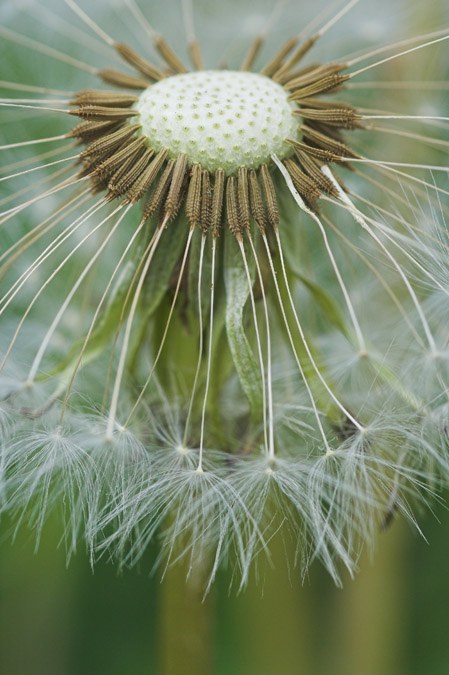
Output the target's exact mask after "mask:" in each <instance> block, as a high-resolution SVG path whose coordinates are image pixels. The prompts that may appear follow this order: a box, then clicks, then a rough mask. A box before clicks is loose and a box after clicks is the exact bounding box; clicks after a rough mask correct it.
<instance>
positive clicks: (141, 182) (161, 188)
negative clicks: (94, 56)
mask: <svg viewBox="0 0 449 675" xmlns="http://www.w3.org/2000/svg"><path fill="white" fill-rule="evenodd" d="M316 41H317V36H313V37H311V38H309V39H308V40H307V41H305V42H304V43H302V44H298V41H297V40H296V39H290V40H288V41H287V42H286V43H285V44H284V45H283V46H282V48H281V49H280V50H279V52H278V53H277V54H276V55H275V56H274V58H273V59H272V60H271V61H270V62H269V63H268V64H267V65H266V66H265V67H264V68H263V69H262V71H261V74H263V75H265V76H266V77H270V78H271V79H273V80H274V81H275V82H277V83H279V84H280V85H282V86H283V87H284V88H285V89H286V91H287V92H288V94H289V100H290V101H292V102H293V103H294V104H295V108H294V110H293V111H292V114H294V115H297V116H298V132H299V133H298V137H297V138H298V139H300V140H296V139H288V140H289V142H290V143H291V145H292V155H291V157H290V158H288V159H285V160H284V165H285V167H286V169H287V171H288V173H289V174H290V176H291V178H292V181H293V184H294V186H295V188H296V189H297V190H298V192H299V193H300V195H301V196H302V198H303V199H304V201H305V202H306V203H307V204H308V205H309V206H310V207H312V208H316V202H317V200H318V199H319V197H320V196H321V195H322V194H323V193H324V194H330V195H333V196H337V193H336V190H335V187H334V185H333V184H332V182H331V181H330V180H329V179H328V178H327V177H326V176H325V175H324V174H323V172H322V167H323V166H324V165H325V164H329V163H338V162H341V161H342V160H343V159H344V160H345V165H346V166H347V164H346V161H347V160H348V159H350V158H355V157H357V155H356V154H355V153H354V152H353V151H352V150H351V149H350V147H349V146H348V145H347V144H346V142H345V140H344V138H343V136H342V132H343V131H345V130H350V129H355V128H360V127H361V126H362V122H361V117H360V115H359V114H357V111H356V110H355V109H354V108H352V107H351V106H349V105H347V104H346V103H342V102H334V101H329V100H326V99H323V98H321V96H323V95H328V94H331V93H333V92H334V91H335V90H337V89H340V88H341V87H342V85H344V82H345V81H346V80H347V79H349V77H350V76H349V75H346V74H344V73H343V71H344V70H345V68H346V66H345V64H344V63H331V64H328V65H319V64H314V65H309V66H307V67H303V68H298V64H299V62H300V61H301V60H302V58H303V57H304V56H305V54H306V53H307V52H308V51H309V50H310V48H311V47H312V46H313V45H314V44H315V42H316ZM261 45H262V41H261V38H257V39H256V40H255V41H254V43H253V44H252V45H251V47H250V49H249V51H248V54H247V56H246V57H245V60H244V62H243V64H242V70H249V69H250V68H251V67H252V65H253V63H254V61H255V59H256V57H257V55H258V52H259V50H260V47H261ZM114 47H115V49H116V51H117V52H118V54H120V56H121V57H122V58H123V59H124V60H125V61H126V62H127V63H128V64H129V65H131V66H132V67H133V68H134V69H135V70H136V71H137V73H138V75H137V76H134V75H129V74H127V73H122V72H120V71H115V70H110V69H106V70H99V71H98V75H99V77H100V78H101V79H102V80H103V81H104V82H106V83H108V84H111V85H113V86H115V87H117V88H119V89H125V90H140V91H142V90H145V89H147V88H148V87H150V86H151V85H152V83H154V82H157V81H160V80H161V79H163V78H166V77H170V76H171V75H175V74H179V73H185V72H187V69H186V68H185V66H184V65H183V63H182V62H181V61H180V59H179V58H178V57H177V56H176V54H175V53H174V52H173V50H172V49H171V48H170V47H169V45H168V44H167V43H166V42H165V40H164V39H163V38H161V37H159V36H157V39H156V40H155V47H156V49H157V50H158V52H159V54H160V55H161V57H162V59H163V61H164V63H165V66H164V67H163V68H160V67H158V66H156V65H154V64H152V63H150V62H149V61H147V60H146V59H144V58H142V57H141V56H140V55H139V54H137V53H136V52H135V51H134V50H133V49H132V48H131V47H129V46H127V45H125V44H122V43H116V44H115V45H114ZM190 47H191V49H190V51H191V57H192V62H193V64H194V66H195V67H196V68H197V69H201V68H202V63H203V62H202V57H201V52H200V49H199V45H198V44H197V43H195V44H194V45H191V46H190ZM137 101H138V96H137V95H135V94H132V93H121V92H117V91H82V92H80V93H78V94H77V96H75V98H74V99H73V101H72V102H71V103H72V106H73V109H72V110H71V114H72V115H75V116H77V117H79V118H81V120H82V122H81V123H80V124H78V125H77V126H76V127H75V128H74V129H73V130H72V132H71V133H70V134H69V136H71V137H74V138H76V139H78V140H79V141H80V142H81V143H82V144H84V145H85V146H86V147H85V149H84V150H83V151H82V152H81V153H80V162H81V163H82V169H81V174H82V175H83V176H89V177H90V180H91V184H92V189H93V190H94V191H101V192H105V193H106V196H107V198H108V199H110V200H113V199H117V198H122V199H123V200H124V201H125V202H128V203H136V202H139V201H142V203H143V209H144V211H143V213H144V217H145V218H149V217H152V216H158V217H159V218H160V219H161V222H165V223H166V222H168V220H170V219H171V218H173V217H175V216H176V215H177V213H178V212H179V210H180V209H181V208H182V207H184V209H185V212H186V216H187V219H188V221H189V223H190V225H191V226H192V227H199V228H201V230H202V231H203V232H208V231H210V232H211V233H212V234H213V236H218V233H219V231H220V227H221V225H222V222H223V221H225V222H226V224H227V226H228V228H229V229H230V231H231V232H232V233H233V234H234V235H235V236H236V237H239V236H241V234H242V232H243V231H244V230H245V229H246V228H249V227H250V225H251V223H252V222H254V223H256V225H257V226H258V227H259V228H260V229H261V230H265V229H266V228H267V227H273V228H276V227H277V226H278V224H279V212H278V205H277V198H276V189H275V185H274V182H273V179H272V177H271V173H270V169H271V168H272V167H270V166H269V165H268V164H263V165H262V166H260V167H259V168H258V169H257V170H254V169H248V168H246V167H243V166H242V167H241V168H240V169H239V170H238V172H237V173H236V175H231V176H228V177H226V176H225V173H224V171H223V170H221V169H219V170H217V171H215V172H213V173H211V172H209V171H207V170H204V169H203V168H202V167H201V166H200V165H199V164H194V165H190V164H189V162H188V158H187V156H186V155H185V154H180V155H179V156H178V157H177V158H176V159H170V158H169V157H168V151H167V150H165V149H163V150H160V151H155V150H153V149H152V147H151V142H150V139H148V138H147V137H146V136H144V135H143V134H142V131H141V126H140V124H139V120H138V117H139V113H138V111H137V110H136V109H135V107H134V105H135V103H136V102H137Z"/></svg>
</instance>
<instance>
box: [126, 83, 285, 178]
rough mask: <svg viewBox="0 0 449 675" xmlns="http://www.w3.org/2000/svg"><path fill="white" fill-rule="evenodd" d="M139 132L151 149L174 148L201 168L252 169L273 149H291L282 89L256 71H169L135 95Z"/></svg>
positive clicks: (174, 154) (280, 152) (282, 154)
mask: <svg viewBox="0 0 449 675" xmlns="http://www.w3.org/2000/svg"><path fill="white" fill-rule="evenodd" d="M136 109H137V110H138V111H139V113H140V117H139V120H140V124H141V127H142V134H143V135H144V136H145V137H147V138H148V139H149V143H150V145H151V147H152V148H153V149H154V150H156V151H159V150H162V149H163V148H167V149H168V153H169V157H170V158H171V159H175V158H176V157H177V156H178V155H179V154H180V153H183V154H185V155H186V156H187V159H188V161H189V162H190V163H191V164H201V166H202V167H203V169H207V170H208V171H216V170H217V169H223V170H224V171H225V173H226V174H227V175H232V174H235V173H236V172H237V171H238V169H239V168H240V167H246V168H248V169H258V168H259V167H260V165H261V164H263V163H266V162H269V161H270V158H271V156H272V155H273V154H275V155H277V156H278V157H281V158H284V157H286V156H287V155H290V154H292V148H291V146H290V145H289V144H288V143H286V141H285V139H286V138H296V136H297V129H298V121H297V119H295V117H294V116H293V110H295V109H296V106H294V105H293V104H292V103H291V102H290V101H289V100H288V94H287V92H286V90H285V89H284V88H283V87H281V86H280V85H279V84H277V82H274V81H273V80H271V79H270V78H268V77H265V76H264V75H259V74H257V73H244V72H239V71H236V72H233V71H214V70H212V71H200V72H195V73H186V74H181V75H175V76H173V77H169V78H166V79H165V80H161V81H160V82H158V83H156V84H155V85H153V86H151V87H148V89H146V90H145V91H144V92H143V93H142V94H141V95H140V97H139V101H138V103H137V104H136Z"/></svg>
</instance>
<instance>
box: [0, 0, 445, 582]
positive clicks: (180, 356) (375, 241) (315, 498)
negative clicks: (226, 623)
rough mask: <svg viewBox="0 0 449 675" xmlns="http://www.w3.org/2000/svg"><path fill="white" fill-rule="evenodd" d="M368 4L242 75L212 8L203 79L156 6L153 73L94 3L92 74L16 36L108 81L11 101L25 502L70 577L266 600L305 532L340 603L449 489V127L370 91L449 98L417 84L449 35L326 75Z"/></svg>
mask: <svg viewBox="0 0 449 675" xmlns="http://www.w3.org/2000/svg"><path fill="white" fill-rule="evenodd" d="M356 4H357V0H351V2H349V3H346V4H343V5H341V6H340V8H339V9H338V10H335V7H327V8H326V9H325V11H324V12H323V13H322V14H320V15H319V16H318V17H316V18H315V20H314V21H312V23H311V24H310V25H308V26H306V27H304V28H303V30H302V32H301V33H300V34H298V35H296V36H295V37H291V38H289V39H288V40H287V41H285V42H284V43H282V44H281V46H280V48H279V49H278V51H275V52H274V53H273V54H272V55H271V56H270V55H268V56H267V55H266V54H265V52H268V51H269V49H268V46H265V40H266V38H267V36H268V34H269V32H270V30H271V29H272V27H273V25H274V22H275V18H276V16H277V15H278V14H280V13H281V10H283V9H284V7H283V3H278V4H277V5H276V7H275V10H274V12H273V15H272V17H271V19H270V21H269V23H268V27H267V28H265V29H264V30H263V31H262V32H261V33H260V35H258V36H257V37H256V38H255V39H254V40H253V42H252V43H251V44H250V46H249V48H248V51H247V53H246V56H244V58H243V60H242V61H241V63H240V65H239V64H236V65H229V64H228V63H226V65H225V66H223V64H219V58H220V55H217V56H216V58H215V62H214V63H213V64H212V65H209V64H208V63H207V61H206V59H205V58H204V56H203V54H202V50H201V47H200V41H199V40H198V39H197V37H196V34H195V29H194V22H193V11H192V6H191V4H190V3H189V2H187V1H186V2H184V3H183V6H182V7H183V13H184V18H185V25H186V34H187V46H188V53H189V55H190V62H191V64H192V67H191V68H189V67H188V66H187V63H186V61H185V60H184V59H183V58H181V57H180V56H179V54H178V50H174V49H173V48H172V47H171V46H170V45H169V43H168V41H167V40H166V39H165V38H164V37H162V36H161V35H160V34H159V33H158V32H157V30H156V28H154V27H153V25H152V23H150V22H151V21H152V16H151V11H149V10H148V11H147V12H144V10H143V9H141V8H140V7H139V6H138V5H137V4H136V3H135V2H134V0H126V1H125V2H124V4H123V6H122V10H123V12H125V13H126V17H127V20H128V21H129V22H132V21H133V22H134V23H135V24H136V36H137V37H138V39H140V41H141V42H143V43H146V49H145V50H144V49H142V50H140V49H139V48H137V47H136V44H137V42H135V43H132V44H131V43H129V42H123V41H121V37H120V35H117V33H119V26H118V25H115V26H112V27H111V29H108V30H107V29H106V26H103V25H102V24H101V23H100V21H97V20H96V19H95V17H93V16H90V15H89V14H88V13H87V11H86V10H85V9H83V8H82V7H81V6H80V5H78V4H77V3H76V2H75V1H74V0H66V5H68V7H69V8H70V10H72V12H73V18H72V20H71V23H70V24H69V23H67V22H66V21H65V19H63V18H61V17H60V16H58V14H53V13H52V12H51V13H50V12H49V11H48V10H45V11H46V12H48V13H49V14H50V17H51V20H52V21H54V22H55V25H56V24H57V25H58V26H60V27H61V30H64V29H65V30H67V35H68V36H70V37H71V38H73V39H78V40H79V41H82V43H83V44H84V45H85V46H86V49H85V50H83V51H85V52H86V53H87V52H88V51H89V52H92V54H93V56H92V58H89V59H88V58H87V56H83V58H82V59H81V58H78V56H77V57H76V58H75V57H74V56H71V55H69V54H68V53H66V52H65V51H60V50H59V49H57V48H56V47H53V46H50V45H48V44H46V43H42V42H39V41H37V40H35V39H34V38H31V37H29V36H27V35H22V34H19V33H18V32H16V31H15V30H11V29H10V28H6V27H3V28H1V29H0V35H1V36H2V39H3V40H4V41H5V42H6V41H7V42H8V43H12V44H14V45H18V46H20V49H27V50H31V51H32V52H34V53H36V54H37V55H39V56H42V57H43V58H45V59H46V61H45V62H46V63H47V64H48V63H49V64H51V63H53V62H63V64H64V66H65V68H67V69H70V72H72V71H73V72H74V73H78V75H77V81H78V79H80V81H82V82H83V84H82V85H81V86H80V87H79V88H77V89H76V90H75V91H67V90H66V83H67V82H69V83H70V82H71V81H70V79H69V78H65V79H64V82H63V83H62V86H63V87H64V89H59V88H57V87H53V86H50V85H48V83H47V82H46V80H45V73H41V78H42V81H41V83H40V84H39V86H34V85H29V84H27V83H26V82H24V83H17V82H13V81H7V80H3V81H2V82H1V87H2V89H3V90H4V91H6V93H7V94H8V95H9V97H8V98H3V99H2V100H1V102H0V106H1V107H2V110H3V115H4V119H5V125H4V129H5V132H4V135H5V142H4V144H3V145H2V146H1V147H0V151H1V152H2V153H3V155H4V157H7V161H6V162H4V164H3V166H4V175H3V177H2V178H1V179H0V180H1V182H2V186H4V187H5V191H4V197H2V200H1V205H2V206H1V208H2V212H1V214H0V237H1V243H2V247H1V253H0V278H1V288H2V290H1V295H0V316H1V321H2V331H1V343H0V349H1V353H0V394H1V400H2V403H1V406H2V408H1V410H0V434H1V437H0V442H1V448H2V458H1V481H0V485H1V490H2V494H1V504H2V507H3V509H4V510H5V511H10V512H13V513H15V514H16V515H17V520H18V522H19V524H20V523H22V522H24V521H26V522H28V524H29V525H30V527H32V528H34V529H36V531H37V538H39V534H40V532H41V529H42V525H43V522H44V519H45V517H46V515H47V513H48V512H49V511H50V510H52V509H53V508H60V506H61V504H62V505H63V507H64V512H65V517H66V518H65V522H66V526H65V534H66V539H67V546H68V551H69V554H70V553H71V552H73V551H74V550H75V548H76V546H77V542H79V541H80V540H83V541H85V542H86V544H87V546H88V548H89V550H90V552H91V554H92V557H93V559H95V557H96V556H97V555H101V554H103V553H105V552H108V553H109V554H111V553H112V554H113V555H114V556H116V558H117V559H118V561H119V562H120V564H132V563H135V562H136V561H138V560H139V559H140V557H141V555H142V553H143V552H144V550H145V549H146V547H147V545H148V543H149V542H150V541H152V540H157V542H158V546H159V551H160V554H159V556H158V557H157V560H156V561H155V565H158V564H162V565H167V564H172V563H174V562H176V561H177V560H179V559H185V560H187V561H188V569H190V570H191V571H193V570H196V569H198V568H201V569H203V570H206V574H207V579H208V582H207V583H208V584H211V583H212V581H213V580H214V577H215V574H216V571H217V569H218V567H219V566H220V565H223V564H231V565H233V566H236V568H237V570H238V574H239V577H240V580H241V583H245V581H246V580H247V578H248V575H249V572H250V569H251V563H252V561H253V560H254V559H255V558H257V557H258V555H259V554H260V553H262V554H267V553H268V554H269V541H270V538H271V537H272V536H273V535H274V534H275V533H276V532H277V531H278V530H280V531H281V532H282V533H283V534H284V535H285V536H289V537H291V538H292V539H293V541H294V542H295V546H296V548H297V560H298V561H299V562H300V564H301V566H302V569H303V570H306V569H307V568H308V566H309V564H310V562H311V561H312V560H313V559H315V558H319V559H321V561H322V562H323V563H324V565H325V566H326V568H327V569H328V570H329V572H330V573H331V575H332V576H333V578H334V579H335V581H336V582H337V583H339V582H340V578H341V571H342V568H346V569H347V570H348V571H349V573H351V574H352V573H353V571H354V569H355V567H356V561H357V558H358V556H359V552H360V549H361V547H362V546H363V545H364V544H368V545H370V546H371V545H372V544H373V542H374V541H375V539H376V535H377V532H378V531H379V530H382V529H385V528H387V527H388V526H389V525H390V524H391V522H392V520H393V519H394V518H395V517H396V515H397V514H399V513H400V514H403V515H404V516H405V517H407V518H408V519H409V520H411V521H412V522H413V523H415V524H416V521H415V516H414V510H413V506H414V504H416V503H417V502H418V501H421V503H423V502H424V503H425V502H426V501H427V500H428V499H430V496H431V495H432V494H433V493H434V492H435V491H436V490H437V488H438V486H439V485H440V484H441V483H442V482H443V483H444V481H445V480H446V479H447V471H448V462H447V452H446V448H447V409H448V401H447V386H448V375H449V370H448V356H449V351H448V337H449V336H448V332H447V321H446V319H445V317H446V316H447V313H446V309H447V303H448V292H449V291H448V288H449V286H448V278H447V262H446V259H447V250H448V242H447V230H446V224H445V214H446V210H447V206H446V205H445V200H446V198H447V195H448V194H449V193H448V188H447V171H448V167H447V165H445V157H446V155H445V154H444V153H447V148H448V145H449V142H448V141H447V140H446V138H445V136H446V134H445V132H446V131H447V129H448V121H449V118H447V117H444V116H442V115H439V114H438V110H434V109H431V110H430V111H426V112H425V114H424V113H423V112H422V111H420V110H419V109H417V108H416V107H413V101H411V106H409V107H408V108H407V110H406V112H405V113H401V112H396V111H395V109H394V107H395V105H397V104H398V103H399V104H400V103H401V101H400V100H399V101H398V99H397V97H395V96H393V95H392V97H391V99H385V98H384V97H383V95H382V86H383V85H382V84H381V83H379V82H377V83H374V84H373V83H370V82H369V81H367V80H366V77H368V76H370V75H371V74H374V73H376V74H377V73H382V74H383V75H385V74H386V76H387V77H390V79H389V80H387V81H386V82H385V88H386V89H387V90H388V87H391V89H394V88H397V89H398V90H400V89H401V87H403V89H404V90H405V91H407V89H408V88H409V89H410V90H413V89H414V88H416V89H417V91H418V92H419V89H420V88H421V89H422V90H427V89H429V90H432V88H434V89H438V88H441V89H442V90H443V89H444V87H443V84H442V83H438V82H435V83H434V86H433V85H432V82H429V81H426V80H424V81H423V82H422V83H421V84H417V83H416V82H414V81H412V80H409V81H404V82H397V83H395V82H394V81H393V80H392V79H391V76H390V73H394V72H396V70H395V69H396V67H397V64H398V63H402V62H404V61H405V62H407V61H408V62H409V63H410V64H412V63H414V59H424V57H425V54H427V53H430V52H432V53H435V52H437V53H438V54H439V55H440V56H441V54H445V53H446V52H445V50H446V49H447V40H448V39H449V33H448V31H447V29H443V30H438V31H434V32H433V33H429V34H427V35H420V36H417V37H412V38H407V39H404V40H402V41H400V42H396V43H391V44H389V43H387V44H382V45H380V46H377V47H375V48H373V49H367V50H365V51H363V52H358V53H355V54H352V55H349V56H348V55H346V56H345V55H342V54H341V53H338V54H336V55H335V56H334V58H332V59H331V60H329V59H324V58H320V55H319V54H318V56H315V55H313V54H314V51H317V50H319V49H320V45H321V44H323V43H325V41H326V39H327V36H328V35H330V34H332V31H335V30H337V29H338V26H340V25H341V23H342V22H348V21H350V20H351V19H350V16H351V10H353V8H354V6H355V5H356ZM72 25H73V32H72ZM79 26H82V28H80V27H79ZM142 38H143V39H142ZM149 42H150V43H151V48H148V43H149ZM104 53H106V54H107V57H108V60H109V61H108V66H107V67H103V66H102V65H97V63H98V62H100V64H102V62H103V54H104ZM116 63H117V64H118V65H117V67H116V66H115V64H116ZM111 64H113V65H111ZM365 74H367V75H365ZM69 86H70V84H69ZM11 92H13V94H14V96H12V97H11ZM18 92H19V93H18ZM20 92H22V93H23V95H24V98H19V96H20ZM409 103H410V102H409ZM368 106H370V107H368ZM390 106H391V107H390ZM410 107H411V109H410ZM30 115H38V116H39V119H40V118H41V117H42V119H43V120H44V124H42V125H41V126H42V127H43V128H45V129H51V124H52V122H51V120H52V119H55V118H56V117H62V118H63V119H64V120H66V123H67V127H66V129H67V130H66V131H65V132H63V133H53V132H51V133H50V135H47V136H45V135H36V137H32V138H29V137H27V136H26V137H25V140H22V137H21V136H20V133H19V132H18V131H17V130H24V131H25V132H27V129H28V122H27V120H28V116H30ZM14 116H16V119H17V124H14V125H13V124H6V122H7V121H8V120H11V119H14ZM74 118H75V121H74ZM398 121H399V122H400V123H401V124H400V125H397V122H398ZM417 128H418V130H416V129H417ZM423 130H424V131H423ZM401 141H405V142H404V143H401ZM47 147H48V148H51V149H50V150H47V149H46V148H47ZM35 148H37V149H38V152H39V154H37V155H34V154H32V155H28V156H25V159H14V157H23V155H22V151H25V152H29V150H30V149H31V151H32V152H34V149H35ZM41 148H45V149H44V150H43V151H42V152H41ZM398 148H399V149H400V151H399V154H398V153H397V150H398ZM395 152H396V154H395ZM442 153H443V154H442ZM441 158H443V160H442V161H441ZM45 170H46V171H45ZM9 186H12V187H11V188H10V190H9Z"/></svg>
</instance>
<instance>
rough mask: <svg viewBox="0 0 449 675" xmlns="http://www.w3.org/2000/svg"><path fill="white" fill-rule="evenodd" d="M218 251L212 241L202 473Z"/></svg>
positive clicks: (200, 466)
mask: <svg viewBox="0 0 449 675" xmlns="http://www.w3.org/2000/svg"><path fill="white" fill-rule="evenodd" d="M216 250H217V240H216V239H215V238H214V239H213V240H212V267H211V273H210V276H211V284H210V315H209V345H208V349H207V367H206V384H205V388H204V399H203V409H202V412H201V427H200V450H199V458H198V467H197V471H198V472H202V470H203V448H204V430H205V422H206V404H207V397H208V393H209V384H210V376H211V364H212V343H213V339H212V336H213V329H214V302H215V257H216Z"/></svg>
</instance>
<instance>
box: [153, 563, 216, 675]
mask: <svg viewBox="0 0 449 675" xmlns="http://www.w3.org/2000/svg"><path fill="white" fill-rule="evenodd" d="M203 581H204V580H203V578H202V574H201V572H197V574H196V575H195V572H193V573H191V574H190V576H189V578H187V579H186V569H185V567H184V566H183V565H182V564H177V565H175V566H174V567H173V568H170V569H169V570H168V571H167V573H166V575H165V578H164V581H163V583H162V594H161V605H162V606H161V622H160V633H161V634H160V641H159V644H160V668H159V672H160V675H211V673H213V663H214V640H215V635H214V597H213V591H212V592H211V593H210V594H209V595H208V596H207V597H206V598H205V599H203V592H204V584H203Z"/></svg>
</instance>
